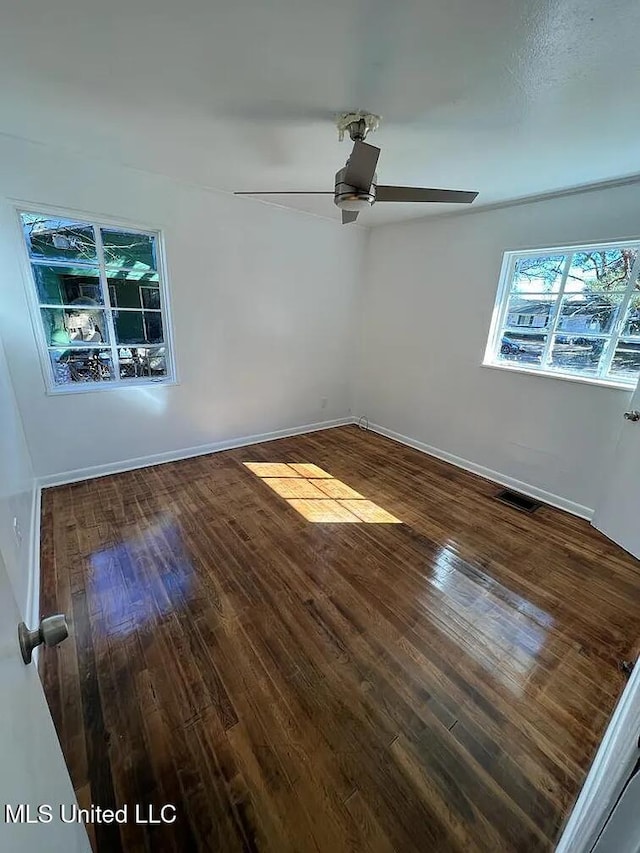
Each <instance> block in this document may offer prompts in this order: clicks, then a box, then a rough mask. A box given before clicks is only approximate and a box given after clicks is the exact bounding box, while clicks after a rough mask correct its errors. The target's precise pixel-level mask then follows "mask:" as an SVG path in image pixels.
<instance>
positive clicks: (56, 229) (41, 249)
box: [20, 213, 96, 261]
mask: <svg viewBox="0 0 640 853" xmlns="http://www.w3.org/2000/svg"><path fill="white" fill-rule="evenodd" d="M20 218H21V219H22V228H23V231H24V238H25V242H26V244H27V249H28V250H29V254H30V255H31V257H32V258H51V259H52V260H58V261H64V260H67V259H69V260H75V261H95V260H96V241H95V236H94V233H93V227H92V226H91V225H88V224H87V223H84V222H75V221H74V220H73V219H64V218H60V217H55V216H44V215H41V214H37V213H21V214H20Z"/></svg>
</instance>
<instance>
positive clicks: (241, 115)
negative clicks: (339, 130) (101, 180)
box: [0, 0, 640, 224]
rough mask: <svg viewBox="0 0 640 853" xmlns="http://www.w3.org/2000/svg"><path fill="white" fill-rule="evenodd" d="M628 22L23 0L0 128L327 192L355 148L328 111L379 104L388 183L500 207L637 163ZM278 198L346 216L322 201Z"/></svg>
mask: <svg viewBox="0 0 640 853" xmlns="http://www.w3.org/2000/svg"><path fill="white" fill-rule="evenodd" d="M638 32H640V3H638V2H637V0H606V2H605V0H554V2H549V0H430V2H425V0H226V2H220V0H173V2H170V1H169V0H103V2H102V3H100V4H98V3H96V2H91V0H56V2H51V0H20V2H16V3H9V4H5V6H4V8H3V11H2V23H1V27H0V81H1V86H0V131H1V132H5V133H10V134H14V135H18V136H23V137H26V138H29V139H33V140H37V141H41V142H46V143H51V144H54V145H58V146H63V147H64V148H65V149H67V150H74V151H79V152H83V153H85V154H87V153H89V154H90V155H92V156H96V157H99V158H106V159H109V160H111V161H115V162H118V163H123V164H127V165H131V166H135V167H137V168H142V169H146V170H150V171H155V172H160V173H163V174H167V175H170V176H173V177H176V178H179V179H182V180H187V181H190V182H195V183H198V184H204V185H207V186H210V187H215V188H219V189H222V190H227V191H233V190H254V189H256V190H257V189H264V190H267V189H281V188H282V189H297V190H300V189H309V190H325V189H326V190H329V191H330V190H331V189H332V185H333V175H334V173H335V171H336V170H337V169H338V168H339V167H340V166H341V165H343V164H344V161H345V159H346V157H347V155H348V152H349V147H350V143H348V141H345V142H343V143H339V142H338V139H337V134H336V131H335V128H334V127H333V125H332V122H331V116H332V114H334V113H337V112H342V111H344V110H348V109H356V108H362V109H368V110H371V111H372V112H377V113H380V114H381V115H382V116H383V124H382V126H381V128H380V130H379V131H378V132H377V133H376V134H375V135H373V136H372V137H370V139H369V141H370V142H372V143H374V144H376V145H379V146H380V147H381V148H382V154H381V157H380V161H379V164H378V175H379V180H380V182H381V183H386V184H414V185H419V186H432V187H449V188H453V189H471V190H479V192H480V196H479V198H478V200H477V201H476V202H475V205H481V204H492V203H496V202H500V201H505V200H508V199H512V198H519V197H522V196H527V195H532V194H539V193H544V192H550V191H554V190H559V189H565V188H568V187H573V186H577V185H581V184H585V183H589V182H595V181H602V180H610V179H615V178H619V177H624V176H627V175H630V174H635V173H637V172H640V144H639V142H640V109H639V108H638V103H639V100H640V97H639V96H640V47H639V45H638ZM271 201H273V202H275V203H280V204H286V205H288V206H290V207H295V208H298V209H302V210H306V211H309V212H312V213H316V214H320V215H327V216H331V217H332V218H335V219H336V220H337V218H338V211H337V210H336V208H334V206H333V203H332V198H331V196H330V195H327V196H326V197H325V196H309V197H304V196H291V197H286V196H276V197H272V198H271ZM238 203H239V204H240V203H245V204H255V203H257V202H255V201H253V200H239V201H238ZM445 207H446V208H451V207H452V206H451V205H447V206H444V205H400V204H378V205H376V206H375V208H373V209H372V210H371V211H368V212H367V213H366V214H363V215H362V216H361V217H360V221H361V222H362V224H379V223H383V222H391V221H395V220H398V219H402V218H413V217H416V216H424V215H427V214H431V213H441V212H443V210H444V209H445Z"/></svg>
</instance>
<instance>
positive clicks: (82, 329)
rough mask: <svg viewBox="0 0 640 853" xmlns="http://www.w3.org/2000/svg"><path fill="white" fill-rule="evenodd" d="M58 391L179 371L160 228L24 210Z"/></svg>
mask: <svg viewBox="0 0 640 853" xmlns="http://www.w3.org/2000/svg"><path fill="white" fill-rule="evenodd" d="M20 220H21V224H22V229H23V234H24V239H25V244H26V247H27V252H28V254H29V263H30V266H31V272H32V276H33V282H34V292H35V299H36V301H37V305H38V310H37V315H38V317H37V320H38V322H37V325H38V331H39V336H40V341H41V345H42V349H43V353H46V360H45V370H46V373H47V376H48V380H49V386H50V388H51V390H56V391H61V390H81V389H89V388H97V387H114V386H121V385H131V384H140V383H146V382H159V381H160V382H162V381H167V380H170V379H171V378H172V375H173V373H172V367H171V349H170V341H169V337H168V336H169V329H168V317H167V307H166V304H167V303H166V292H165V284H164V281H163V274H162V268H161V261H160V245H159V240H160V235H159V234H158V233H157V232H150V231H149V232H147V231H144V232H143V231H137V230H134V229H131V228H129V227H123V228H119V227H117V226H113V225H102V224H99V223H95V222H86V221H79V220H75V219H71V218H68V217H65V216H55V215H49V214H42V213H33V212H30V211H22V212H20Z"/></svg>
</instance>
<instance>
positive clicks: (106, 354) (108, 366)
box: [49, 349, 114, 385]
mask: <svg viewBox="0 0 640 853" xmlns="http://www.w3.org/2000/svg"><path fill="white" fill-rule="evenodd" d="M49 358H50V359H51V368H52V371H53V381H54V382H55V384H56V385H72V384H74V383H76V382H109V381H110V380H112V379H113V378H114V374H113V364H112V359H111V350H108V349H52V350H49Z"/></svg>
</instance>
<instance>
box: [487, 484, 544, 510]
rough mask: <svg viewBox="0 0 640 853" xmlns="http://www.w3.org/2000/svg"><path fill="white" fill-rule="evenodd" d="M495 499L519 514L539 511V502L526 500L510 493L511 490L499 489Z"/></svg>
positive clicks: (530, 499) (516, 493)
mask: <svg viewBox="0 0 640 853" xmlns="http://www.w3.org/2000/svg"><path fill="white" fill-rule="evenodd" d="M495 499H496V500H497V501H500V502H501V503H503V504H506V505H507V506H510V507H513V509H519V510H520V512H535V511H536V510H537V509H540V507H541V506H542V504H541V503H540V501H534V500H533V498H528V497H527V496H526V495H520V494H518V492H512V491H511V489H501V490H500V491H499V492H498V494H497V495H495Z"/></svg>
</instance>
